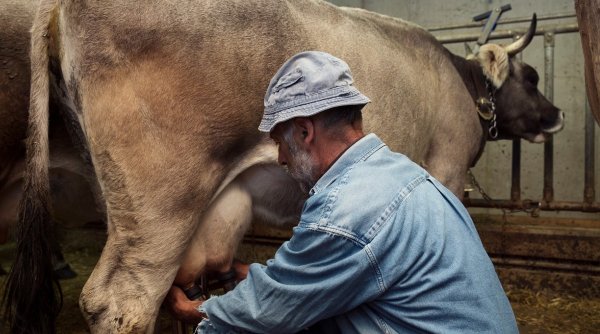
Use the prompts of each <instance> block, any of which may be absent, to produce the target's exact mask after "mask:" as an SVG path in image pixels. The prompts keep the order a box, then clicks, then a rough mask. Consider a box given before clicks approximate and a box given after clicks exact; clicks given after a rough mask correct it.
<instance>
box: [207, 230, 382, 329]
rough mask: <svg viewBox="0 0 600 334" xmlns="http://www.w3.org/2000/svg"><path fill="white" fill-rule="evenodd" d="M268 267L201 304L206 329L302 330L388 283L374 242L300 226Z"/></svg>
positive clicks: (252, 269)
mask: <svg viewBox="0 0 600 334" xmlns="http://www.w3.org/2000/svg"><path fill="white" fill-rule="evenodd" d="M267 264H268V265H267V266H261V265H258V264H253V265H251V266H250V271H249V275H248V278H247V279H246V280H244V281H243V282H242V283H240V285H238V286H237V287H236V288H235V289H234V290H233V291H230V292H229V293H227V294H225V295H223V296H218V297H211V298H210V299H208V300H207V301H205V302H204V304H203V305H202V306H201V309H202V310H204V311H205V312H206V314H207V315H208V321H203V322H202V323H201V325H200V329H201V330H202V329H203V328H209V327H212V328H214V329H216V330H215V332H219V331H224V332H226V331H232V330H245V331H250V332H268V333H274V332H278V333H285V332H296V331H298V330H301V329H302V328H305V327H308V326H310V325H312V324H314V323H316V322H317V321H319V320H322V319H326V318H330V317H333V316H335V315H339V314H342V313H345V312H347V311H350V310H352V309H354V308H356V307H357V306H358V305H360V304H362V303H364V302H366V301H368V300H372V299H373V298H374V297H375V296H376V295H378V294H379V293H381V291H382V289H383V287H382V286H380V285H379V284H378V283H377V282H381V278H380V277H379V278H378V277H377V264H376V263H375V261H374V260H373V258H372V257H371V256H370V254H369V249H368V246H364V245H360V244H359V243H358V242H357V241H355V240H351V239H349V238H346V237H342V236H340V235H336V234H331V233H325V232H322V231H315V230H311V229H307V228H302V227H296V228H295V231H294V237H292V239H291V240H290V241H288V242H286V243H284V245H283V246H282V247H281V248H280V249H279V250H278V251H277V253H276V254H275V258H274V259H273V260H269V262H268V263H267Z"/></svg>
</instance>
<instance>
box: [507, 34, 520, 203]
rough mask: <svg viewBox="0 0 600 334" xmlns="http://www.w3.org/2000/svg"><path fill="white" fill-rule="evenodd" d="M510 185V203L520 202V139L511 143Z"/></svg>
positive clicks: (518, 57) (518, 56) (517, 36)
mask: <svg viewBox="0 0 600 334" xmlns="http://www.w3.org/2000/svg"><path fill="white" fill-rule="evenodd" d="M520 37H521V36H520V35H519V34H515V35H514V36H513V40H515V41H516V40H518V39H519V38H520ZM516 57H517V59H518V60H519V61H523V53H522V52H520V53H519V54H517V55H516ZM511 181H512V182H511V185H510V199H511V200H512V201H519V200H521V139H518V138H517V139H513V141H512V166H511Z"/></svg>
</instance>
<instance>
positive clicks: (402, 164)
mask: <svg viewBox="0 0 600 334" xmlns="http://www.w3.org/2000/svg"><path fill="white" fill-rule="evenodd" d="M429 177H430V176H429V174H428V173H427V172H426V171H425V170H424V169H422V168H421V167H419V166H418V165H416V164H415V163H413V162H412V161H411V160H410V159H408V158H407V157H406V156H404V155H402V154H399V153H394V152H392V151H390V150H389V149H387V148H382V149H380V150H378V151H377V152H374V153H373V154H371V155H370V156H369V157H368V158H366V159H364V160H361V161H357V162H355V163H354V164H353V165H352V166H350V167H348V168H347V169H346V170H345V171H344V172H343V173H341V174H340V175H339V176H338V178H337V179H336V180H335V182H333V183H331V184H329V185H328V186H327V187H325V188H324V189H322V190H321V191H319V193H317V194H315V196H312V197H311V198H309V200H308V201H307V202H306V205H305V208H304V209H305V210H304V213H303V218H302V220H303V222H302V223H303V224H310V225H312V226H313V227H314V228H319V229H328V228H330V229H331V230H332V231H342V232H343V234H345V235H353V236H354V237H355V238H357V239H361V240H364V241H365V242H368V239H369V236H368V231H369V230H371V225H372V224H375V223H376V222H377V221H378V220H382V219H386V215H388V216H389V215H393V214H394V212H395V211H396V209H397V208H398V207H399V206H400V205H401V203H402V201H403V200H404V198H405V197H407V196H409V195H410V193H411V192H412V191H413V190H414V189H416V188H417V187H418V185H419V184H421V183H423V182H426V180H427V179H428V178H429Z"/></svg>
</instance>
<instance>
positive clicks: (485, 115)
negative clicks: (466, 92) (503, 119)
mask: <svg viewBox="0 0 600 334" xmlns="http://www.w3.org/2000/svg"><path fill="white" fill-rule="evenodd" d="M480 70H481V68H480V67H479V66H473V67H471V77H472V80H473V85H474V86H475V90H476V95H475V96H476V98H475V106H476V107H477V114H478V115H479V118H481V120H482V121H483V122H488V129H487V130H488V131H487V134H488V137H489V138H491V139H496V138H498V127H497V124H496V88H495V87H494V85H493V84H492V83H491V82H490V81H489V80H488V78H486V77H485V75H483V73H481V72H479V71H480Z"/></svg>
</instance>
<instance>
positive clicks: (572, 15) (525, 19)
mask: <svg viewBox="0 0 600 334" xmlns="http://www.w3.org/2000/svg"><path fill="white" fill-rule="evenodd" d="M361 3H364V0H363V1H362V2H361ZM363 8H364V7H363ZM575 17H577V15H576V14H575V13H557V14H548V15H540V16H538V17H537V20H538V21H545V20H555V19H567V18H575ZM529 21H531V16H523V17H515V18H513V19H504V20H499V21H498V23H497V24H498V25H501V24H511V23H522V22H529ZM484 24H485V23H484V22H470V23H460V24H452V25H446V26H433V27H429V28H427V30H429V31H441V30H453V29H465V28H479V27H483V25H484Z"/></svg>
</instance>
